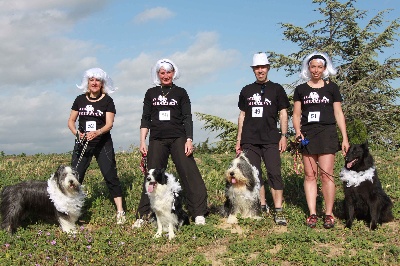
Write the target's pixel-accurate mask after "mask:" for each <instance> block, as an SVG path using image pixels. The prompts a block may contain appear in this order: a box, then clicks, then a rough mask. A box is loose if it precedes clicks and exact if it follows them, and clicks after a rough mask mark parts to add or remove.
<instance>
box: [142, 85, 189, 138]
mask: <svg viewBox="0 0 400 266" xmlns="http://www.w3.org/2000/svg"><path fill="white" fill-rule="evenodd" d="M140 128H148V129H150V137H149V139H150V140H154V139H167V138H179V137H186V138H191V139H193V121H192V113H191V103H190V99H189V96H188V94H187V92H186V90H185V89H184V88H181V87H178V86H176V85H174V84H173V85H172V87H170V88H161V86H157V87H153V88H150V89H148V90H147V92H146V94H145V97H144V101H143V114H142V120H141V124H140Z"/></svg>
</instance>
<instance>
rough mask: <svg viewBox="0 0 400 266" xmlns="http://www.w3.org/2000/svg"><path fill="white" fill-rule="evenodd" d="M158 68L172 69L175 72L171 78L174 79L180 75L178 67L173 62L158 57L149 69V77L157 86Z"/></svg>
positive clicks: (158, 83)
mask: <svg viewBox="0 0 400 266" xmlns="http://www.w3.org/2000/svg"><path fill="white" fill-rule="evenodd" d="M160 68H164V69H165V70H166V71H171V70H174V71H175V73H174V77H173V78H172V80H176V79H178V78H179V77H180V73H179V70H178V67H177V66H176V65H175V64H174V62H172V61H171V60H169V59H166V58H164V59H160V60H158V61H157V63H156V64H155V65H154V67H152V69H151V78H152V80H153V83H154V84H155V85H157V86H159V85H160V84H161V82H160V78H159V77H158V71H160Z"/></svg>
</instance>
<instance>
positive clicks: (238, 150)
mask: <svg viewBox="0 0 400 266" xmlns="http://www.w3.org/2000/svg"><path fill="white" fill-rule="evenodd" d="M235 150H236V155H238V154H239V153H241V152H242V148H241V147H240V140H237V141H236V146H235Z"/></svg>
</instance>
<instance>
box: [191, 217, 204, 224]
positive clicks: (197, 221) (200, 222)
mask: <svg viewBox="0 0 400 266" xmlns="http://www.w3.org/2000/svg"><path fill="white" fill-rule="evenodd" d="M194 223H195V224H197V225H205V224H206V218H204V216H196V218H195V219H194Z"/></svg>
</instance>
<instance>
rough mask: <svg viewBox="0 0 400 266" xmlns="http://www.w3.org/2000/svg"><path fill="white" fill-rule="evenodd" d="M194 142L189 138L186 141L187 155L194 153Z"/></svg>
mask: <svg viewBox="0 0 400 266" xmlns="http://www.w3.org/2000/svg"><path fill="white" fill-rule="evenodd" d="M193 150H194V148H193V142H192V141H191V140H187V141H186V143H185V154H186V156H190V154H192V153H193Z"/></svg>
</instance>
